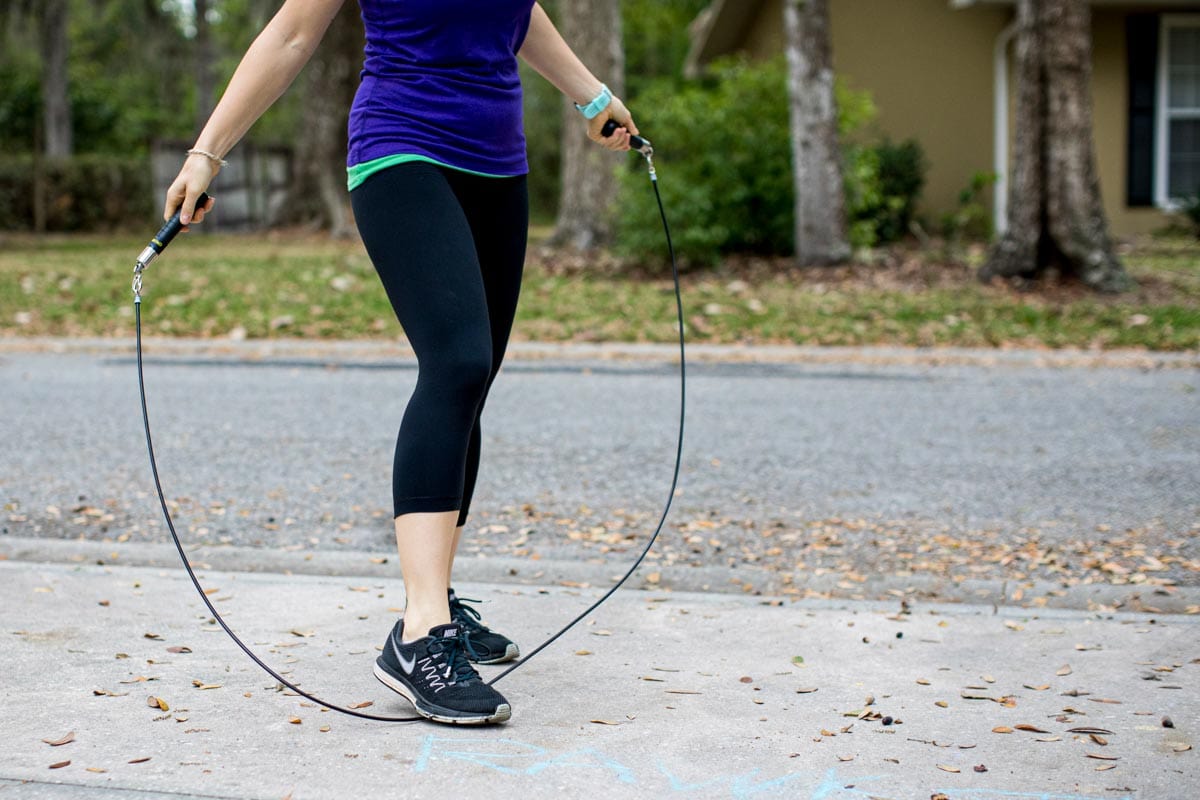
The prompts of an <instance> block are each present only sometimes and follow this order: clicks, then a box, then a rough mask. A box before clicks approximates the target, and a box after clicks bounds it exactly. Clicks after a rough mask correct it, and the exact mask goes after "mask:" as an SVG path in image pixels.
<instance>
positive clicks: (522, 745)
mask: <svg viewBox="0 0 1200 800" xmlns="http://www.w3.org/2000/svg"><path fill="white" fill-rule="evenodd" d="M475 748H478V749H475ZM435 761H460V762H466V763H468V764H473V765H475V766H477V767H483V768H484V769H490V770H493V771H495V772H499V773H502V774H504V775H513V776H528V777H535V778H536V777H537V776H539V775H541V774H542V773H545V772H549V771H551V770H564V769H565V770H567V771H569V772H570V771H573V772H576V773H578V772H579V771H580V770H591V771H595V770H599V771H600V772H601V773H608V775H609V776H610V777H611V778H613V779H615V780H617V781H618V782H620V783H622V784H625V785H627V786H629V785H639V784H642V785H644V784H645V783H646V780H645V779H646V778H650V777H653V776H651V775H648V774H647V773H646V772H645V770H644V769H643V770H642V772H641V773H640V777H641V778H642V779H643V780H639V772H638V771H637V770H638V769H640V768H642V765H640V764H636V765H634V767H633V768H631V767H629V766H627V765H626V764H624V763H622V762H620V761H618V760H616V759H615V758H613V757H611V756H609V755H606V754H605V753H603V752H601V751H600V750H597V749H595V748H592V747H585V748H579V749H576V750H569V751H566V752H561V753H556V752H554V751H552V750H550V749H548V748H545V747H540V746H538V745H535V744H529V743H527V742H521V741H518V740H516V739H491V738H483V737H473V738H472V737H464V738H457V737H447V736H438V735H437V734H429V735H428V736H426V737H425V739H424V741H423V742H422V744H421V751H420V754H419V755H418V756H417V759H416V762H415V763H414V764H413V772H425V771H427V770H428V769H429V768H430V765H431V764H432V763H433V762H435ZM655 766H656V767H657V772H658V773H659V774H661V776H662V777H664V778H666V781H667V784H668V787H667V788H668V789H669V793H670V794H672V795H675V794H680V795H684V796H692V795H695V794H696V793H699V792H704V793H705V794H706V795H707V794H712V793H722V792H728V795H729V796H730V797H732V798H735V800H747V799H748V798H753V797H757V796H764V795H768V794H772V795H775V796H786V797H788V798H789V799H790V798H806V800H844V799H845V798H848V797H873V796H878V793H880V792H882V793H883V794H887V791H888V790H887V788H886V787H887V782H888V781H889V779H890V778H891V776H889V775H865V776H856V777H850V776H847V775H844V774H842V773H841V771H840V769H839V768H838V767H831V768H829V769H828V770H826V771H825V772H824V774H819V773H817V772H816V771H815V770H812V771H805V772H789V773H786V774H784V775H780V776H779V777H776V778H762V779H760V777H759V776H760V775H761V774H762V770H761V769H759V768H755V769H752V770H750V771H749V772H742V773H723V774H717V775H715V776H713V777H709V778H701V779H696V780H688V779H685V778H681V777H679V776H678V775H676V774H675V773H673V772H672V771H671V770H670V769H669V768H668V767H667V766H666V765H665V764H663V763H662V762H661V761H659V762H656V764H655ZM798 781H810V782H811V786H812V788H811V790H810V791H808V792H807V793H806V792H805V791H804V789H802V788H801V787H800V786H796V785H795V784H796V783H797V782H798ZM653 782H654V783H655V784H657V785H658V786H661V781H659V780H657V778H656V779H655V780H654V781H653ZM881 782H882V787H883V788H878V787H880V784H881ZM865 783H874V784H875V788H873V789H872V790H867V789H863V788H860V786H861V785H862V784H865ZM941 791H942V792H943V793H944V794H946V795H947V796H949V797H953V798H954V800H1134V797H1133V795H1132V794H1124V795H1122V796H1120V797H1104V798H1099V797H1095V796H1093V795H1083V794H1069V793H1068V794H1064V793H1061V792H1053V791H1049V792H1038V791H1033V792H1027V791H1022V792H1013V791H1005V790H1003V789H980V788H963V787H953V788H949V789H942V790H941Z"/></svg>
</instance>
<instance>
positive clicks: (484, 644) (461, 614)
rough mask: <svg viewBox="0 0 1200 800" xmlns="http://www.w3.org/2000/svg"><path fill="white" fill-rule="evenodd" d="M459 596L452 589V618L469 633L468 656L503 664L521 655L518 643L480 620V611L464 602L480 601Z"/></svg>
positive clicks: (489, 662) (481, 661)
mask: <svg viewBox="0 0 1200 800" xmlns="http://www.w3.org/2000/svg"><path fill="white" fill-rule="evenodd" d="M478 602H479V601H478V600H471V599H470V598H466V597H459V596H458V595H456V594H455V593H454V590H453V589H451V590H450V619H451V621H453V622H454V623H455V624H457V625H459V626H460V627H461V628H462V629H463V630H464V631H465V632H466V634H467V644H469V645H470V647H468V648H467V658H469V659H471V660H472V661H474V662H476V663H477V664H503V663H504V662H505V661H512V660H513V659H514V658H516V657H517V656H519V655H521V651H520V650H518V649H517V645H516V643H515V642H513V641H512V640H511V639H509V638H508V637H507V636H502V635H500V634H499V633H496V632H495V631H494V630H492V629H491V628H489V627H487V626H486V625H484V624H483V623H482V622H480V621H479V620H480V615H479V612H478V611H476V610H475V609H473V608H471V607H470V606H467V605H463V604H464V603H478Z"/></svg>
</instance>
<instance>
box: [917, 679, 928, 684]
mask: <svg viewBox="0 0 1200 800" xmlns="http://www.w3.org/2000/svg"><path fill="white" fill-rule="evenodd" d="M917 685H918V686H929V680H928V679H927V678H917Z"/></svg>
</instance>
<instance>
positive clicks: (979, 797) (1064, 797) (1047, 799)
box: [939, 788, 1134, 800]
mask: <svg viewBox="0 0 1200 800" xmlns="http://www.w3.org/2000/svg"><path fill="white" fill-rule="evenodd" d="M939 791H940V792H942V793H943V794H945V795H947V796H950V797H954V798H956V800H958V798H962V800H988V798H993V797H1009V798H1016V799H1017V800H1097V798H1095V797H1094V796H1093V795H1086V794H1060V793H1058V792H1007V791H1005V790H1003V789H959V788H954V789H940V790H939ZM1107 800H1134V798H1133V795H1131V794H1127V795H1122V796H1121V797H1110V798H1107Z"/></svg>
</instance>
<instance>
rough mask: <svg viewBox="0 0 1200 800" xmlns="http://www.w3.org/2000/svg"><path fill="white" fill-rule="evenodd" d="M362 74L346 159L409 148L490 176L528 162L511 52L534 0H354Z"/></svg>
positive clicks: (513, 171)
mask: <svg viewBox="0 0 1200 800" xmlns="http://www.w3.org/2000/svg"><path fill="white" fill-rule="evenodd" d="M360 6H361V8H362V16H363V22H364V26H365V29H366V37H367V40H366V50H365V56H366V57H365V59H364V63H363V71H362V83H361V84H360V85H359V88H358V92H357V94H356V95H355V98H354V104H353V106H352V107H351V111H350V125H349V139H350V147H349V154H348V159H347V163H348V165H350V166H353V165H356V164H362V163H365V162H367V161H371V160H374V159H378V158H383V157H387V156H395V155H399V154H408V155H416V156H422V157H425V158H430V159H432V160H435V161H438V162H440V163H444V164H448V165H450V166H453V167H457V168H459V169H466V170H471V171H476V172H484V173H489V174H497V175H520V174H524V173H525V172H527V171H528V166H527V162H526V158H525V134H524V127H523V120H522V111H521V82H520V76H519V74H518V71H517V59H516V52H517V50H519V49H520V47H521V43H522V42H523V41H524V38H525V34H526V32H527V31H528V29H529V20H530V13H531V10H532V8H533V0H360Z"/></svg>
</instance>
